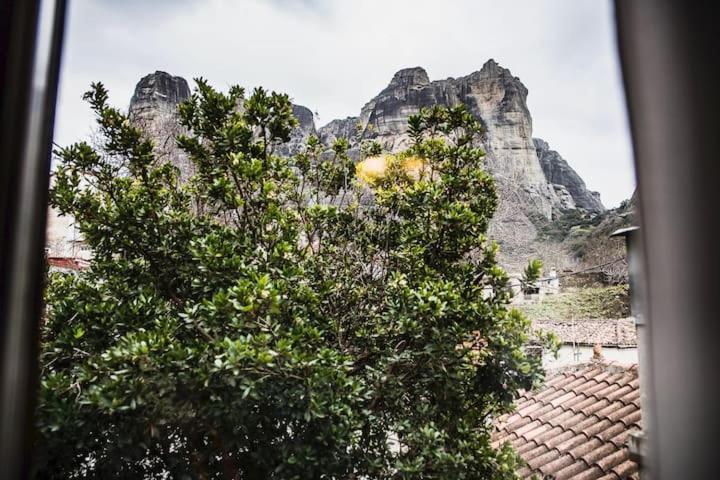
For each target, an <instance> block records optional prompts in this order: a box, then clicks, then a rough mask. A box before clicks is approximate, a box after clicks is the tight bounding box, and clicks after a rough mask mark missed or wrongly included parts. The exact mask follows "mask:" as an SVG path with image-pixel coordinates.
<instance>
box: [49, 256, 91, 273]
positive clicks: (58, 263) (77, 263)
mask: <svg viewBox="0 0 720 480" xmlns="http://www.w3.org/2000/svg"><path fill="white" fill-rule="evenodd" d="M47 262H48V265H50V266H51V267H55V268H60V269H65V270H82V269H83V268H85V267H87V264H88V262H87V261H85V260H82V259H79V258H70V257H47Z"/></svg>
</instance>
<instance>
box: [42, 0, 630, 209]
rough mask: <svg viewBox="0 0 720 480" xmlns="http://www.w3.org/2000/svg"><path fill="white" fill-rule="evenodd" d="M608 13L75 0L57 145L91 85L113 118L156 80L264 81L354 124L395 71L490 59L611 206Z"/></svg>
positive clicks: (392, 0)
mask: <svg viewBox="0 0 720 480" xmlns="http://www.w3.org/2000/svg"><path fill="white" fill-rule="evenodd" d="M612 15H613V12H612V6H611V2H610V1H607V0H542V1H538V0H503V1H497V0H362V1H360V0H234V1H231V0H147V1H144V0H124V1H120V0H75V1H73V2H70V11H69V18H68V29H67V36H66V44H65V47H66V48H65V51H64V63H63V70H62V77H61V84H60V104H59V109H58V114H57V115H58V118H57V120H58V121H57V126H56V141H57V142H58V143H60V144H67V143H70V142H73V141H76V140H78V139H82V138H84V137H85V136H87V135H88V133H89V132H90V129H91V127H92V121H91V120H92V119H91V116H90V114H89V111H88V109H87V106H86V105H85V104H84V103H83V102H82V100H81V96H82V93H83V92H84V91H85V90H86V89H87V87H88V85H89V84H90V82H92V81H97V80H100V81H102V82H104V83H105V85H106V86H107V87H108V88H109V89H110V96H111V101H112V102H113V103H115V104H116V105H118V106H122V107H124V108H126V107H127V104H128V102H129V99H130V97H131V95H132V92H133V89H134V86H135V83H136V82H137V81H138V80H139V79H140V77H142V76H144V75H146V74H148V73H151V72H154V71H155V70H164V71H167V72H169V73H172V74H173V75H180V76H183V77H185V78H186V79H188V81H190V79H191V78H193V77H197V76H203V77H205V78H207V79H209V80H210V81H211V82H212V83H213V84H215V85H216V86H218V87H222V88H225V87H227V86H229V85H231V84H235V83H237V84H240V85H242V86H245V87H254V86H258V85H262V86H265V87H267V88H269V89H274V90H278V91H284V92H287V93H289V94H290V96H291V97H292V98H293V100H294V101H295V103H299V104H302V105H306V106H308V107H310V108H311V109H312V110H313V111H317V112H318V113H319V117H318V118H317V119H316V122H317V123H318V126H319V125H322V124H325V123H327V122H329V121H330V120H332V119H334V118H339V117H346V116H350V115H357V114H358V113H359V111H360V108H361V107H362V105H363V104H364V103H365V102H366V101H367V100H369V99H370V98H372V97H373V96H375V95H376V94H377V93H378V92H379V91H380V90H381V89H382V88H384V87H385V86H386V85H387V83H388V82H389V81H390V79H391V78H392V75H393V73H394V72H395V71H397V70H399V69H400V68H404V67H411V66H418V65H419V66H423V67H424V68H425V69H426V70H427V71H428V74H429V75H430V79H431V80H434V79H442V78H446V77H458V76H463V75H466V74H468V73H470V72H472V71H474V70H478V69H479V68H480V67H481V66H482V64H483V63H485V61H486V60H487V59H488V58H494V59H495V60H496V61H497V62H498V63H500V65H502V66H504V67H506V68H509V69H510V70H511V71H512V72H513V74H514V75H516V76H518V77H520V79H521V80H522V81H523V83H524V84H525V85H526V86H527V87H528V89H529V91H530V94H529V96H528V105H529V108H530V112H531V114H532V116H533V127H534V132H533V135H534V136H536V137H541V138H544V139H545V140H547V141H548V142H549V143H550V145H551V148H553V149H555V150H558V151H559V152H560V153H561V154H562V155H563V156H564V157H565V159H567V160H568V161H569V162H570V164H571V165H572V166H573V167H574V168H575V169H576V170H577V171H578V172H579V173H580V175H581V176H582V177H583V178H584V179H585V182H586V183H587V184H588V187H589V188H591V189H594V190H598V191H600V192H601V194H602V198H603V201H604V203H605V205H606V206H610V207H612V206H616V205H617V204H618V203H619V202H620V201H622V200H623V199H625V198H628V197H629V196H630V195H631V194H632V191H633V189H634V185H635V179H634V173H633V166H632V156H631V147H630V139H629V133H628V127H627V120H626V115H625V107H624V99H623V93H622V83H621V78H620V71H619V65H618V58H617V54H616V48H615V37H614V26H613V19H612Z"/></svg>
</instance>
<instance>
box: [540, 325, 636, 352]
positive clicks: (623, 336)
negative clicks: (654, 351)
mask: <svg viewBox="0 0 720 480" xmlns="http://www.w3.org/2000/svg"><path fill="white" fill-rule="evenodd" d="M533 330H535V331H542V332H552V333H554V334H555V336H556V337H557V338H558V339H559V340H560V341H561V342H562V343H568V344H569V343H576V344H578V345H585V346H590V347H592V346H594V345H595V344H598V343H599V344H600V345H602V346H603V347H620V348H626V347H637V335H636V333H635V323H634V321H633V319H632V318H620V319H582V320H574V321H573V320H535V321H534V322H533Z"/></svg>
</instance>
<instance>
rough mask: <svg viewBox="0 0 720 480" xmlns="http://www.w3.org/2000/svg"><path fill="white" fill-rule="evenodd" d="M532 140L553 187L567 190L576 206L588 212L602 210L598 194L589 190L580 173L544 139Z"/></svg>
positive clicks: (603, 208)
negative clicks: (551, 148)
mask: <svg viewBox="0 0 720 480" xmlns="http://www.w3.org/2000/svg"><path fill="white" fill-rule="evenodd" d="M533 142H534V143H535V151H536V152H537V156H538V160H540V166H541V167H542V170H543V172H544V173H545V178H546V179H547V181H548V182H549V183H550V184H551V185H553V187H558V188H562V189H563V190H565V191H567V192H568V193H569V194H570V196H571V197H572V200H573V202H574V203H575V205H576V206H577V207H578V208H582V209H585V210H587V211H589V212H602V211H604V210H605V207H604V206H603V204H602V202H601V201H600V194H599V193H598V192H591V191H589V190H588V189H587V187H586V186H585V182H583V180H582V178H580V175H578V174H577V172H575V170H573V169H572V167H570V165H568V163H567V161H566V160H565V159H564V158H563V157H561V156H560V154H559V153H558V152H556V151H555V150H550V147H549V146H548V143H547V142H546V141H545V140H542V139H540V138H533Z"/></svg>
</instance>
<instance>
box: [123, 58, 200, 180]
mask: <svg viewBox="0 0 720 480" xmlns="http://www.w3.org/2000/svg"><path fill="white" fill-rule="evenodd" d="M188 98H190V88H189V87H188V83H187V82H186V81H185V79H184V78H182V77H175V76H172V75H170V74H169V73H166V72H160V71H157V72H155V73H151V74H150V75H147V76H145V77H143V78H142V79H141V80H140V81H139V82H138V84H137V85H136V86H135V93H134V94H133V96H132V99H130V108H129V109H128V117H129V118H130V121H131V122H132V123H133V124H134V125H137V126H138V127H140V128H142V129H143V130H144V131H145V133H146V134H147V135H148V136H149V137H150V138H152V139H153V141H154V142H155V150H156V154H157V155H158V158H160V159H162V160H168V161H170V162H172V163H173V164H175V166H177V167H178V168H179V169H180V179H181V180H182V181H186V180H188V179H189V178H190V177H191V176H192V174H193V172H194V167H193V165H192V162H191V161H190V159H189V158H188V157H187V155H186V154H185V152H183V151H182V150H180V149H179V148H178V147H177V145H176V143H175V137H176V136H177V135H179V134H181V133H183V132H184V129H183V128H182V127H181V125H180V115H179V114H178V111H177V107H178V104H179V103H181V102H184V101H185V100H187V99H188Z"/></svg>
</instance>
